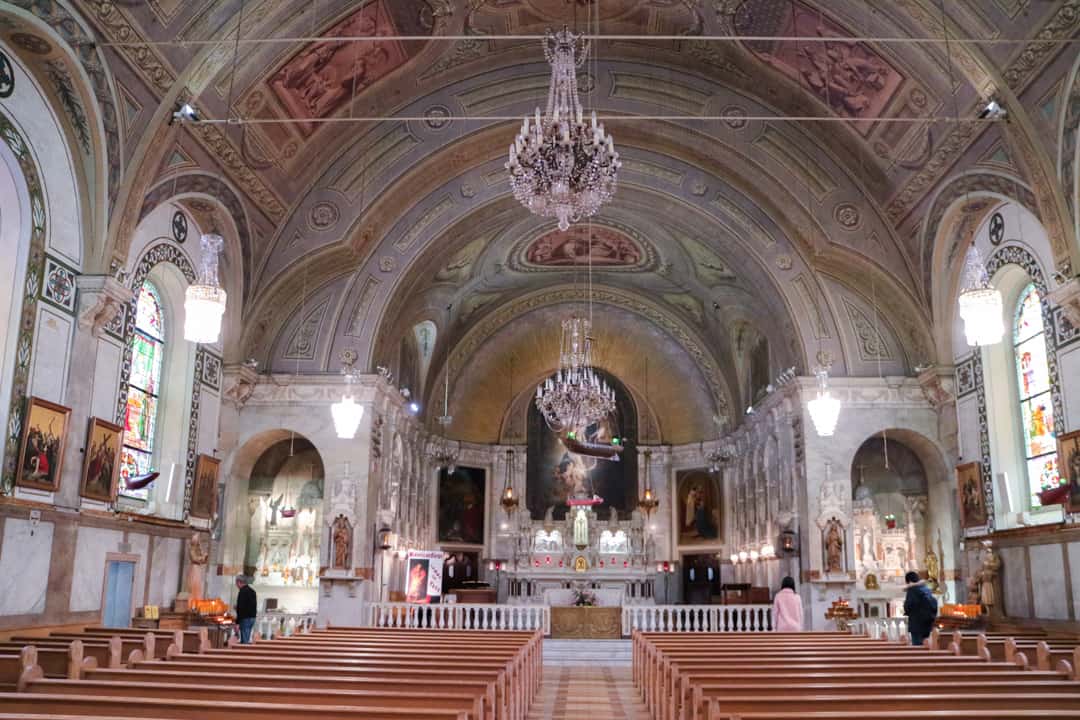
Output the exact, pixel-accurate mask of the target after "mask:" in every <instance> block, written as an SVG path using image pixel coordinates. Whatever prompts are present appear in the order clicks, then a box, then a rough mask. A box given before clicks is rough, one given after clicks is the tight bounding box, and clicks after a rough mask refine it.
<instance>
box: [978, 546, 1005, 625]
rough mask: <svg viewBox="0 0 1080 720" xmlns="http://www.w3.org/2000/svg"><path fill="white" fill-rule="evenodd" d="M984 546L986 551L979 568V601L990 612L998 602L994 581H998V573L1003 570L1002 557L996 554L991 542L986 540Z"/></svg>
mask: <svg viewBox="0 0 1080 720" xmlns="http://www.w3.org/2000/svg"><path fill="white" fill-rule="evenodd" d="M983 547H985V548H986V552H985V555H983V564H982V568H980V569H979V602H980V603H981V604H982V605H985V606H986V611H987V612H988V613H989V612H990V610H991V608H993V607H994V605H996V604H997V597H996V595H995V591H994V583H995V582H996V581H997V576H998V573H999V572H1001V558H999V557H998V556H997V555H995V554H994V546H993V545H991V544H990V543H989V542H984V545H983Z"/></svg>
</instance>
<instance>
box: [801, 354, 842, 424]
mask: <svg viewBox="0 0 1080 720" xmlns="http://www.w3.org/2000/svg"><path fill="white" fill-rule="evenodd" d="M816 374H817V379H818V393H817V397H815V398H814V399H813V400H811V401H810V402H808V403H806V409H807V410H808V411H810V419H811V420H812V421H813V423H814V429H815V430H817V434H818V435H820V436H821V437H832V434H833V431H834V430H836V421H837V420H839V419H840V401H839V400H838V399H836V398H834V397H833V396H832V395H831V394H830V393H829V371H828V369H826V368H820V369H818V371H817V373H816Z"/></svg>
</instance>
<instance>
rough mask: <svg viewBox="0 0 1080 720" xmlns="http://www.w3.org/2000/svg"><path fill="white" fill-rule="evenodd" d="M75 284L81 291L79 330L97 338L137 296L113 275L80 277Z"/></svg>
mask: <svg viewBox="0 0 1080 720" xmlns="http://www.w3.org/2000/svg"><path fill="white" fill-rule="evenodd" d="M75 283H76V286H77V287H78V290H79V329H80V330H82V331H84V332H85V331H89V332H90V334H91V335H93V336H94V337H96V338H99V337H101V335H102V333H104V332H105V328H106V326H108V325H109V323H111V322H112V321H113V320H115V319H116V317H117V314H118V313H119V312H120V310H121V309H122V308H123V307H124V305H126V304H127V303H129V302H131V299H132V298H133V297H134V296H135V294H134V292H132V290H131V288H129V287H127V286H126V285H124V284H123V283H122V282H120V281H119V280H117V279H116V278H114V277H113V276H111V275H80V276H79V277H78V278H77V279H76V281H75Z"/></svg>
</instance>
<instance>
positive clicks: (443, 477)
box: [439, 465, 487, 545]
mask: <svg viewBox="0 0 1080 720" xmlns="http://www.w3.org/2000/svg"><path fill="white" fill-rule="evenodd" d="M486 495H487V477H486V474H485V473H484V470H483V469H482V468H472V467H463V466H460V465H459V466H458V467H456V468H454V472H452V473H449V474H447V472H446V468H443V469H442V470H440V471H439V542H454V543H467V544H469V545H483V544H484V498H485V496H486Z"/></svg>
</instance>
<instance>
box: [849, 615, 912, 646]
mask: <svg viewBox="0 0 1080 720" xmlns="http://www.w3.org/2000/svg"><path fill="white" fill-rule="evenodd" d="M851 631H852V632H853V633H855V634H856V635H866V636H868V637H870V638H872V639H874V640H888V641H889V642H907V641H908V627H907V618H906V617H891V618H862V619H859V620H855V621H853V622H852V623H851Z"/></svg>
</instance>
